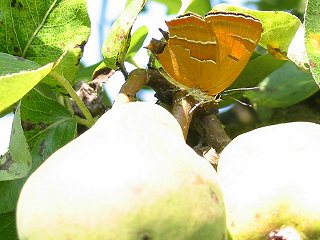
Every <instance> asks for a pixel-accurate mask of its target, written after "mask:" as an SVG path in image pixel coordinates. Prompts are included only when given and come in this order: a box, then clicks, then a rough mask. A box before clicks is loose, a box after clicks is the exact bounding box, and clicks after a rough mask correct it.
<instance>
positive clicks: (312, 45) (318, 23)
mask: <svg viewBox="0 0 320 240" xmlns="http://www.w3.org/2000/svg"><path fill="white" fill-rule="evenodd" d="M319 15H320V8H319V0H308V3H307V9H306V14H305V42H306V51H307V55H308V59H309V65H310V69H311V72H312V74H313V77H314V79H315V80H316V82H317V84H318V85H319V86H320V18H319Z"/></svg>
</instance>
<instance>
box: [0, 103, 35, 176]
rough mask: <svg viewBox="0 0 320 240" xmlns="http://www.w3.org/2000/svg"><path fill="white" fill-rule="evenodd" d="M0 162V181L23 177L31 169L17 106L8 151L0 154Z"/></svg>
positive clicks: (30, 158)
mask: <svg viewBox="0 0 320 240" xmlns="http://www.w3.org/2000/svg"><path fill="white" fill-rule="evenodd" d="M3 160H4V161H3ZM0 163H1V164H0V181H6V180H13V179H18V178H22V177H25V176H26V175H27V174H28V173H29V171H30V170H31V164H32V157H31V154H30V151H29V146H28V144H27V140H26V137H25V136H24V133H23V129H22V126H21V118H20V107H19V106H18V108H17V109H16V112H15V116H14V119H13V124H12V131H11V137H10V144H9V152H8V153H6V154H5V155H4V156H1V158H0Z"/></svg>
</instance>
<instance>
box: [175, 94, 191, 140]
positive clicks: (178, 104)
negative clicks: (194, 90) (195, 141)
mask: <svg viewBox="0 0 320 240" xmlns="http://www.w3.org/2000/svg"><path fill="white" fill-rule="evenodd" d="M193 107H194V103H193V101H192V100H191V98H190V97H189V96H187V92H186V91H184V90H180V91H177V92H176V93H175V94H174V96H173V106H172V111H171V112H172V115H173V116H174V117H175V118H176V119H177V121H178V122H179V124H180V126H181V129H182V132H183V136H184V139H187V136H188V132H189V127H190V123H191V120H192V115H193V111H191V109H192V108H193Z"/></svg>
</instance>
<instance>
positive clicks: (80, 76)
mask: <svg viewBox="0 0 320 240" xmlns="http://www.w3.org/2000/svg"><path fill="white" fill-rule="evenodd" d="M100 64H101V62H98V63H96V64H93V65H91V66H87V67H86V66H84V65H80V68H79V71H78V72H77V76H76V81H77V82H79V81H85V82H90V81H91V80H92V74H93V72H94V70H95V69H96V68H97V67H98V66H99V65H100Z"/></svg>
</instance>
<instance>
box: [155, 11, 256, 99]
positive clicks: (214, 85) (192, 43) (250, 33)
mask: <svg viewBox="0 0 320 240" xmlns="http://www.w3.org/2000/svg"><path fill="white" fill-rule="evenodd" d="M167 25H168V28H169V33H170V38H169V40H168V42H167V45H166V47H165V48H164V51H163V52H162V53H161V54H158V55H157V56H158V59H159V61H160V63H161V64H162V66H163V68H164V70H165V71H166V72H167V73H168V74H169V75H170V76H171V77H172V78H173V79H174V80H175V81H176V82H178V83H179V84H181V85H183V86H185V87H187V88H196V89H200V90H201V91H202V92H204V93H206V94H207V95H209V96H213V95H215V94H217V93H219V92H221V91H223V90H224V89H225V88H227V87H228V86H229V85H230V84H232V82H233V81H234V80H235V79H236V78H237V76H238V75H239V74H240V72H241V71H242V70H243V68H244V67H245V65H246V63H247V62H248V60H249V58H250V56H251V54H252V52H253V51H254V49H255V47H256V46H257V43H258V41H259V39H260V35H261V32H262V26H261V23H260V22H259V21H258V20H256V19H253V18H252V17H249V16H245V15H241V14H232V13H229V14H228V13H211V14H208V15H207V16H206V17H205V18H201V17H199V16H196V15H187V16H182V17H180V18H177V19H174V20H172V21H169V22H167Z"/></svg>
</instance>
